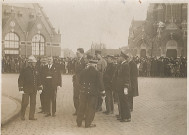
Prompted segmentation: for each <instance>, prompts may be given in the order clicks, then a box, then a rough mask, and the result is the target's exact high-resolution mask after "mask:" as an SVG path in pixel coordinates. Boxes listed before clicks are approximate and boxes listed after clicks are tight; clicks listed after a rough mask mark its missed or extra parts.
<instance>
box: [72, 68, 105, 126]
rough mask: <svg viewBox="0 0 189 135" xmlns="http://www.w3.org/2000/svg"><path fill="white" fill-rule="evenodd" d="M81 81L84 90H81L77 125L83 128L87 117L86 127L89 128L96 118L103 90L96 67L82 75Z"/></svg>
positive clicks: (86, 70) (84, 71) (83, 72)
mask: <svg viewBox="0 0 189 135" xmlns="http://www.w3.org/2000/svg"><path fill="white" fill-rule="evenodd" d="M79 80H80V81H79V83H80V84H81V86H82V89H81V90H80V99H79V108H78V112H77V120H76V121H77V125H78V126H81V123H82V120H83V118H84V116H85V127H89V126H90V125H91V123H92V121H93V119H94V116H95V111H96V103H97V98H98V96H99V92H100V91H101V90H102V86H101V83H100V73H99V72H98V71H97V70H96V69H95V68H94V67H89V68H88V69H85V70H83V71H82V72H81V73H80V78H79Z"/></svg>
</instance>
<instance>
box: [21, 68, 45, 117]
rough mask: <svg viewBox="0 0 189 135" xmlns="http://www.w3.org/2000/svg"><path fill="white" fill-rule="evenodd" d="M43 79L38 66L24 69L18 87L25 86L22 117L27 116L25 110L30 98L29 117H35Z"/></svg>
mask: <svg viewBox="0 0 189 135" xmlns="http://www.w3.org/2000/svg"><path fill="white" fill-rule="evenodd" d="M40 85H41V79H40V76H39V72H38V71H37V70H36V68H31V67H29V66H28V67H27V68H25V69H23V70H22V71H21V73H20V75H19V78H18V87H19V88H21V87H23V91H24V94H23V95H22V104H21V117H24V116H25V111H26V108H27V106H28V103H29V98H30V112H29V118H30V119H33V118H34V114H35V107H36V94H37V90H39V89H42V88H41V87H40Z"/></svg>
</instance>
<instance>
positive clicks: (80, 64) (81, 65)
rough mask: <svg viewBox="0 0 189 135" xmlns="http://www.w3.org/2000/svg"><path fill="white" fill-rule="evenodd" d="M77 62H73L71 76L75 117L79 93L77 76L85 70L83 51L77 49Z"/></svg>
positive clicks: (79, 86) (79, 87)
mask: <svg viewBox="0 0 189 135" xmlns="http://www.w3.org/2000/svg"><path fill="white" fill-rule="evenodd" d="M76 55H77V61H76V62H75V69H74V71H75V74H74V75H73V101H74V107H75V113H74V114H73V115H77V109H78V107H79V93H80V89H81V85H80V83H79V76H80V73H81V71H82V70H84V69H85V66H86V62H85V59H84V49H83V48H78V49H77V53H76Z"/></svg>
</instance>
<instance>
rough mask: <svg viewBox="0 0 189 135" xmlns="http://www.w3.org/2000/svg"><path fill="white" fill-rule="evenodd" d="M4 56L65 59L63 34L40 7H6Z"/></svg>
mask: <svg viewBox="0 0 189 135" xmlns="http://www.w3.org/2000/svg"><path fill="white" fill-rule="evenodd" d="M2 55H3V56H26V57H28V56H30V55H34V56H37V57H38V56H60V55H61V34H60V32H59V31H58V32H56V31H55V28H53V26H52V24H51V23H50V21H49V18H48V17H47V15H46V14H45V13H44V11H43V10H42V7H41V6H40V5H39V4H21V3H19V4H13V3H8V4H3V5H2Z"/></svg>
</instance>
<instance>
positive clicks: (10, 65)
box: [2, 56, 76, 74]
mask: <svg viewBox="0 0 189 135" xmlns="http://www.w3.org/2000/svg"><path fill="white" fill-rule="evenodd" d="M36 59H37V65H38V66H39V65H40V59H43V57H42V58H40V57H38V58H36ZM53 59H54V62H55V63H56V64H57V65H58V68H59V69H60V72H61V73H62V74H73V73H74V64H75V61H76V59H75V58H59V57H54V58H53ZM27 65H28V58H26V57H21V56H20V57H13V56H12V57H11V56H6V57H3V58H2V73H20V71H21V70H22V69H23V68H25V67H27Z"/></svg>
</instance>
